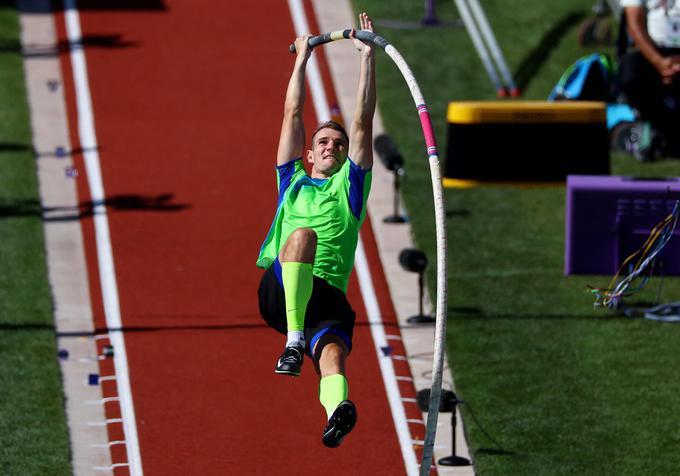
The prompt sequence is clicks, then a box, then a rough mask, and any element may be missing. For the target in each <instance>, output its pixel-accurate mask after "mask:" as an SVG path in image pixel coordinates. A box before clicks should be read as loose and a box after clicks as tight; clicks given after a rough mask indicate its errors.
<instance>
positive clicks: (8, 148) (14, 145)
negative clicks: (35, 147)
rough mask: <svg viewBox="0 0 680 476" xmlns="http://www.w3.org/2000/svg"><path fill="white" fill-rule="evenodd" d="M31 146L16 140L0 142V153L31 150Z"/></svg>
mask: <svg viewBox="0 0 680 476" xmlns="http://www.w3.org/2000/svg"><path fill="white" fill-rule="evenodd" d="M31 149H32V148H31V146H30V145H27V144H21V143H18V142H0V154H2V153H3V152H23V151H27V150H31Z"/></svg>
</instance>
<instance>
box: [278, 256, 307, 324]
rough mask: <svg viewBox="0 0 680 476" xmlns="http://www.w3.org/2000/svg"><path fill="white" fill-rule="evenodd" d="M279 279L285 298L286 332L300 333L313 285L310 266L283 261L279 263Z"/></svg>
mask: <svg viewBox="0 0 680 476" xmlns="http://www.w3.org/2000/svg"><path fill="white" fill-rule="evenodd" d="M281 279H282V280H283V294H284V295H285V296H286V321H287V323H288V331H289V332H290V331H302V330H304V328H305V311H306V310H307V303H308V302H309V298H310V297H311V296H312V286H313V283H314V281H313V276H312V264H311V263H299V262H295V261H284V262H282V263H281Z"/></svg>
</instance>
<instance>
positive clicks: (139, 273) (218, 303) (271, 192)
mask: <svg viewBox="0 0 680 476" xmlns="http://www.w3.org/2000/svg"><path fill="white" fill-rule="evenodd" d="M102 4H103V5H104V7H102V6H101V5H102ZM95 5H99V7H95ZM131 5H136V8H126V7H131ZM159 6H160V7H164V8H154V7H159ZM80 7H81V13H80V19H81V27H82V33H83V38H84V44H85V46H86V57H87V65H88V75H89V81H90V89H91V95H92V103H93V109H94V117H95V127H96V132H97V139H98V143H99V147H100V150H99V153H100V160H101V168H102V175H103V178H104V188H105V191H106V196H107V210H108V217H109V225H110V235H111V241H112V246H113V255H114V262H115V266H116V275H117V282H118V288H119V295H120V305H121V314H122V319H123V326H124V328H125V329H126V332H125V342H126V346H127V354H128V365H129V371H130V381H131V386H132V397H133V401H134V405H135V412H136V418H137V431H138V435H139V444H140V452H141V459H142V463H143V469H144V472H145V474H146V475H171V474H177V475H179V474H181V475H213V474H214V475H225V474H239V475H240V474H277V475H285V474H319V473H323V474H325V475H336V474H337V475H344V474H349V473H350V472H351V473H353V474H373V475H378V474H386V475H388V474H389V475H395V474H403V473H404V472H405V471H404V464H403V458H402V455H401V451H400V447H399V442H398V439H397V436H396V432H395V428H394V423H393V419H392V416H391V414H390V409H389V405H388V401H387V397H386V394H385V388H384V385H383V382H382V376H381V374H380V369H379V367H378V362H377V358H376V354H375V350H374V344H373V342H372V338H371V334H370V330H369V327H368V325H367V319H366V312H365V309H364V307H363V303H362V300H361V295H360V293H359V288H358V284H357V280H356V277H355V276H353V277H352V279H351V282H350V287H349V292H348V294H349V297H350V300H351V302H352V303H353V306H354V307H355V310H356V311H357V314H358V325H357V329H356V332H355V342H354V351H353V353H352V355H351V357H350V359H349V364H348V379H349V382H350V398H352V399H353V400H354V401H355V402H356V403H357V407H358V412H359V422H358V425H357V427H356V429H355V431H354V432H353V433H352V435H351V436H350V437H348V439H347V440H346V441H345V442H344V443H343V445H342V446H341V447H340V448H339V449H337V450H328V449H326V448H324V447H323V446H322V444H321V438H320V436H321V430H322V428H323V425H324V422H325V412H324V410H323V408H322V407H321V405H320V404H319V402H318V398H317V377H316V375H315V374H314V371H313V368H312V365H311V363H310V361H309V360H308V361H307V362H306V366H305V369H304V371H303V376H302V377H301V378H299V379H290V378H281V377H280V376H275V375H274V373H273V366H274V363H275V360H276V358H277V357H278V353H279V351H280V349H281V347H282V345H283V343H284V338H283V337H282V336H280V335H278V334H276V333H275V332H274V331H272V330H271V329H269V328H267V327H266V326H265V325H264V323H263V322H262V321H261V319H260V317H259V315H258V311H257V299H256V290H257V285H258V282H259V278H260V275H261V271H260V270H259V269H257V268H256V267H255V265H254V263H255V259H256V256H257V253H258V251H259V248H260V245H261V243H262V239H263V238H264V235H265V234H266V232H267V230H268V229H269V225H270V223H271V219H272V217H273V213H274V210H275V205H276V191H275V188H276V183H275V174H274V163H275V152H276V144H277V140H278V134H279V128H280V119H281V112H282V108H283V97H284V92H285V88H286V84H287V81H288V77H289V74H290V70H291V67H292V60H293V58H292V56H291V55H289V54H288V53H287V46H288V44H289V43H290V42H291V41H292V39H293V38H294V37H295V33H294V29H293V25H292V21H291V19H290V14H289V11H288V6H287V4H286V2H283V1H280V0H261V1H257V2H215V1H208V0H192V1H191V2H188V1H180V0H163V1H161V0H148V1H144V0H139V1H138V2H119V4H118V6H116V2H112V1H106V2H98V3H97V2H94V1H91V2H87V3H86V2H81V3H80ZM107 7H108V8H107ZM63 20H64V19H63V15H62V13H61V12H57V14H56V24H57V28H58V33H59V37H60V40H61V41H65V37H66V34H65V28H64V21H63ZM61 58H62V67H63V73H64V74H63V76H64V80H65V92H66V96H67V105H68V111H69V122H70V129H71V140H72V143H73V145H74V147H75V148H76V149H77V146H78V142H79V141H78V137H77V134H76V131H77V127H76V124H77V116H76V109H75V96H74V87H73V82H72V73H71V71H70V63H69V58H68V54H66V53H62V55H61ZM326 82H328V80H327V81H326ZM310 96H311V94H310ZM308 102H309V104H308V107H307V109H306V115H305V120H306V122H307V124H308V127H309V128H311V125H313V124H315V123H316V118H315V116H314V114H313V108H312V107H311V97H309V96H308ZM74 159H75V161H76V164H77V165H78V166H79V168H80V169H81V170H83V173H81V174H80V177H79V178H78V179H77V180H78V190H79V194H80V198H81V202H87V200H89V191H88V189H87V183H86V180H85V177H84V166H83V163H82V156H80V155H79V154H76V155H75V157H74ZM82 223H83V233H84V237H85V242H86V255H87V260H88V266H89V271H90V273H89V274H90V283H89V284H90V288H91V294H92V298H93V303H94V304H93V306H94V313H95V320H96V324H97V326H98V328H100V329H103V328H105V320H104V314H103V309H102V304H101V302H102V300H101V294H100V289H99V282H98V271H97V257H96V250H95V247H94V229H93V223H92V220H91V218H89V217H87V216H86V217H85V218H84V219H83V220H82ZM365 228H368V229H367V230H366V231H364V232H362V235H363V237H364V241H365V245H366V250H367V254H368V257H369V262H370V264H371V267H372V269H373V270H374V280H375V286H376V289H377V292H378V298H379V302H380V304H381V308H382V313H383V318H384V319H385V320H386V321H387V324H388V325H390V323H391V324H392V325H393V324H394V322H395V320H394V310H393V308H392V304H391V303H390V302H389V298H388V297H387V296H388V291H387V285H386V283H385V280H384V276H383V275H382V270H381V268H380V265H379V260H378V258H377V252H376V248H375V243H374V241H373V238H372V235H371V233H370V226H368V227H365ZM376 270H377V271H376ZM390 332H391V333H395V332H398V331H396V330H394V329H392V330H391V331H390ZM396 348H397V349H399V348H400V347H399V345H397V346H396ZM396 364H397V363H395V365H396ZM101 371H102V374H106V373H107V372H109V373H110V372H112V371H113V369H112V366H111V364H110V363H108V362H104V363H103V364H102V369H101ZM404 371H405V372H408V369H407V368H406V369H405V370H404V369H401V373H402V374H403V373H404ZM107 385H108V386H107ZM400 389H401V391H402V395H403V396H413V395H412V394H411V395H409V392H411V393H412V392H413V389H412V385H411V384H408V385H407V384H403V383H402V384H400ZM103 390H104V392H105V395H115V393H116V388H115V384H111V383H106V384H104V388H103ZM106 411H107V416H109V417H116V416H119V409H117V408H116V407H115V405H107V408H106ZM407 414H408V416H409V417H411V418H413V417H415V418H418V417H419V414H418V412H417V411H415V412H411V413H410V414H409V413H408V412H407ZM419 431H420V429H419V428H416V429H414V430H412V435H413V436H414V437H416V438H418V437H419V438H421V439H422V431H420V434H419ZM109 436H110V438H111V440H115V439H119V438H120V437H122V436H123V435H122V430H121V429H120V427H119V426H116V425H111V426H110V427H109ZM112 457H113V461H114V463H117V462H125V461H126V456H125V451H124V448H122V447H114V448H113V450H112ZM116 473H117V474H126V473H127V470H120V469H119V470H116Z"/></svg>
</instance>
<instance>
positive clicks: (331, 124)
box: [311, 121, 349, 145]
mask: <svg viewBox="0 0 680 476" xmlns="http://www.w3.org/2000/svg"><path fill="white" fill-rule="evenodd" d="M321 129H333V130H334V131H338V132H339V133H341V134H342V135H343V136H345V140H346V141H347V145H349V136H348V135H347V132H346V131H345V128H344V127H342V124H340V123H338V122H335V121H326V122H322V123H321V124H319V125H318V127H317V128H316V129H314V132H313V133H312V139H311V141H312V144H313V143H314V136H315V135H316V134H317V133H318V132H319V131H320V130H321Z"/></svg>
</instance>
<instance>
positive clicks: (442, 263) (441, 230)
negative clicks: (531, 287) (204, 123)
mask: <svg viewBox="0 0 680 476" xmlns="http://www.w3.org/2000/svg"><path fill="white" fill-rule="evenodd" d="M351 33H352V29H346V30H338V31H333V32H329V33H324V34H323V35H318V36H313V37H311V38H310V39H309V46H310V47H312V48H313V47H315V46H319V45H323V44H325V43H330V42H331V41H336V40H342V39H348V38H350V34H351ZM354 37H355V38H357V39H359V40H361V41H364V42H369V43H373V44H374V45H376V46H379V47H380V48H382V49H383V50H385V53H386V54H387V55H388V56H389V57H390V58H392V61H394V63H395V64H396V66H397V68H399V71H401V74H402V76H403V77H404V80H405V81H406V84H407V86H408V88H409V90H410V91H411V95H412V96H413V101H414V102H415V104H416V109H417V111H418V116H419V118H420V125H421V128H422V130H423V136H424V138H425V145H426V147H427V155H428V158H429V162H430V174H431V176H432V193H433V197H434V213H435V224H436V236H437V301H436V302H437V309H436V324H435V341H434V356H433V361H432V388H431V390H430V406H429V410H428V413H427V425H426V433H425V442H424V448H423V459H422V461H421V463H420V475H421V476H426V475H429V474H430V467H431V464H432V453H433V450H434V439H435V434H436V431H437V418H438V416H439V402H440V400H441V389H442V370H443V367H444V340H445V338H446V310H447V307H448V303H447V282H446V265H447V263H446V220H445V213H444V193H443V190H442V179H441V171H440V168H439V154H438V151H437V143H436V140H435V137H434V128H433V127H432V121H431V120H430V114H429V112H428V110H427V106H426V105H425V99H423V95H422V94H421V92H420V88H419V87H418V83H416V79H415V77H414V76H413V73H412V72H411V70H410V68H409V67H408V65H407V64H406V61H405V60H404V58H403V57H402V56H401V54H400V53H399V52H398V51H397V49H396V48H395V47H394V46H392V45H391V44H390V43H389V42H388V41H387V40H386V39H385V38H383V37H382V36H379V35H376V34H375V33H373V32H370V31H365V30H356V31H355V34H354ZM289 50H290V52H291V53H295V45H290V47H289Z"/></svg>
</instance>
